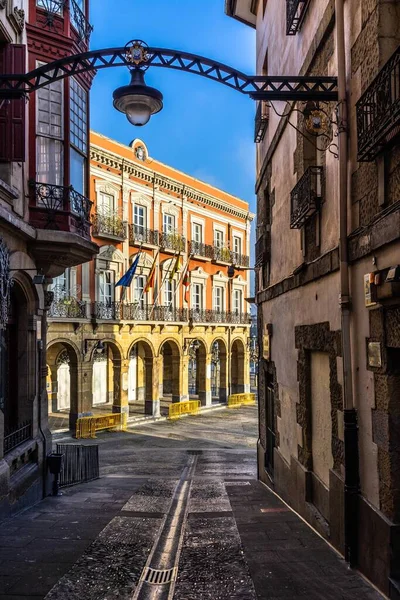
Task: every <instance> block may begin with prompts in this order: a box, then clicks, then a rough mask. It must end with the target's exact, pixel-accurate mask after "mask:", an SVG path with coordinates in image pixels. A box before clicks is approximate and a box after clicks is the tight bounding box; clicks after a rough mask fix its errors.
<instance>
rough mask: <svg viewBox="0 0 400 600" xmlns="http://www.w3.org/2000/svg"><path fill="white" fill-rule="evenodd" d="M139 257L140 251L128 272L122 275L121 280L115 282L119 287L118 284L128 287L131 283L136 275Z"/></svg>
mask: <svg viewBox="0 0 400 600" xmlns="http://www.w3.org/2000/svg"><path fill="white" fill-rule="evenodd" d="M139 259H140V252H139V253H138V254H136V258H135V260H134V261H133V262H132V264H131V266H130V267H129V269H128V270H127V272H126V273H125V274H124V275H122V277H121V279H120V280H119V281H117V283H116V284H115V287H117V286H118V285H122V286H124V287H125V288H127V287H129V286H130V285H131V283H132V279H133V278H134V276H135V273H136V269H137V266H138V264H139Z"/></svg>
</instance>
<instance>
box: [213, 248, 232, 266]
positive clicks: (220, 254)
mask: <svg viewBox="0 0 400 600" xmlns="http://www.w3.org/2000/svg"><path fill="white" fill-rule="evenodd" d="M213 259H214V260H215V261H216V262H223V263H227V264H231V262H232V257H231V251H230V250H229V248H227V247H226V246H214V248H213Z"/></svg>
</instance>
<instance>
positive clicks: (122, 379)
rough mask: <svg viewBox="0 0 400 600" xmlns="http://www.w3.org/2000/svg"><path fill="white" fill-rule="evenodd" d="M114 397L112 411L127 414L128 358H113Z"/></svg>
mask: <svg viewBox="0 0 400 600" xmlns="http://www.w3.org/2000/svg"><path fill="white" fill-rule="evenodd" d="M113 363H114V372H113V375H114V399H113V412H115V413H123V414H125V415H126V416H127V417H128V416H129V404H128V371H129V360H126V359H124V360H121V359H114V360H113Z"/></svg>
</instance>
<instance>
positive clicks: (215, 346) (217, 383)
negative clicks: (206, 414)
mask: <svg viewBox="0 0 400 600" xmlns="http://www.w3.org/2000/svg"><path fill="white" fill-rule="evenodd" d="M211 395H212V401H213V402H214V403H217V402H226V401H227V398H228V381H227V354H226V346H225V344H224V342H223V341H222V340H214V342H213V343H212V345H211Z"/></svg>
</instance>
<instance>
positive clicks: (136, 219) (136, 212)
mask: <svg viewBox="0 0 400 600" xmlns="http://www.w3.org/2000/svg"><path fill="white" fill-rule="evenodd" d="M140 211H142V212H143V214H142V215H140V214H139V212H140ZM140 219H142V220H143V223H140ZM133 224H134V225H135V227H140V228H141V230H143V229H146V226H147V207H146V206H143V205H142V204H134V205H133Z"/></svg>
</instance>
